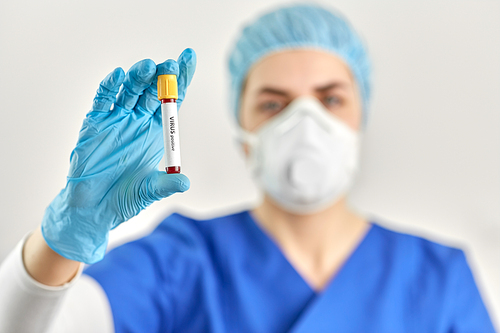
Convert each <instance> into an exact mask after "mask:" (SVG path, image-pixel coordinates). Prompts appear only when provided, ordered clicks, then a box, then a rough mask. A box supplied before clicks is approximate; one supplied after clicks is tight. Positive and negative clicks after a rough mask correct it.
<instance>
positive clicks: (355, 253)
mask: <svg viewBox="0 0 500 333" xmlns="http://www.w3.org/2000/svg"><path fill="white" fill-rule="evenodd" d="M246 215H247V217H248V220H249V222H250V223H249V224H250V225H251V227H252V228H253V229H255V231H256V234H257V235H259V236H260V237H261V238H262V241H263V242H264V243H268V244H269V246H270V248H272V249H274V250H275V251H276V252H277V253H278V254H279V256H280V257H281V258H282V260H283V261H284V262H285V263H286V265H287V266H288V267H289V268H290V270H291V271H292V272H293V274H294V275H296V277H297V278H298V279H299V280H300V281H301V283H302V284H303V285H304V286H305V287H306V288H307V289H309V290H310V291H311V293H312V294H314V295H315V296H318V295H321V294H323V293H325V292H326V291H327V290H328V289H330V287H331V286H332V285H334V284H335V281H336V280H337V277H338V276H339V275H340V274H341V273H342V272H343V271H345V269H346V266H348V264H349V263H350V262H352V261H355V260H356V258H357V257H359V256H361V255H362V253H361V254H360V252H363V251H364V248H366V247H367V245H365V244H366V243H368V242H369V239H370V238H371V237H372V236H371V234H373V233H374V229H375V227H376V224H374V223H373V222H368V224H369V226H368V228H367V230H366V231H365V233H364V235H363V236H362V237H361V238H360V239H359V241H358V243H357V245H356V246H355V247H354V248H353V250H352V251H351V253H350V254H349V255H348V256H347V257H346V259H345V260H344V262H343V263H342V264H341V265H340V267H339V269H338V270H337V271H336V272H335V274H333V276H332V277H330V280H329V281H328V282H327V283H326V284H325V286H324V288H323V289H321V290H315V289H314V288H313V287H312V286H311V285H310V284H309V283H307V281H306V280H305V279H304V277H303V276H302V275H301V274H300V273H299V272H298V271H297V270H296V269H295V267H294V266H293V265H292V263H291V262H290V261H289V260H288V258H287V257H286V256H285V254H284V253H283V251H282V250H281V248H280V247H279V246H278V243H277V242H276V241H275V240H274V239H273V238H272V236H271V235H269V234H268V233H267V232H266V231H265V230H264V229H262V228H261V227H260V226H259V224H258V222H257V221H256V220H255V218H254V217H253V216H252V214H251V212H250V211H246Z"/></svg>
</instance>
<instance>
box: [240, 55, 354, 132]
mask: <svg viewBox="0 0 500 333" xmlns="http://www.w3.org/2000/svg"><path fill="white" fill-rule="evenodd" d="M300 96H314V97H316V98H317V99H318V100H319V101H321V103H323V105H324V106H325V107H326V109H327V110H328V111H329V112H331V113H332V114H334V115H336V116H337V117H338V118H339V119H341V120H342V121H343V122H345V123H346V124H347V125H348V126H349V127H351V128H352V129H354V130H356V131H357V130H359V128H360V124H361V101H360V96H359V92H358V89H357V86H356V84H355V82H354V78H353V76H352V74H351V72H350V70H349V69H348V67H347V66H346V65H345V64H344V62H343V61H342V60H340V59H339V58H337V57H336V56H334V55H332V54H329V53H326V52H322V51H316V50H291V51H283V52H280V53H276V54H273V55H270V56H268V57H266V58H264V59H263V60H261V61H259V62H258V63H257V64H256V65H255V66H254V67H253V68H252V69H251V70H250V71H249V74H248V76H247V80H246V83H245V86H244V89H243V92H242V97H241V109H240V124H241V126H242V127H243V129H245V130H247V131H255V130H256V129H258V128H259V127H260V126H261V125H262V124H264V123H265V122H266V121H267V120H269V119H270V118H272V117H273V116H275V115H276V114H278V113H279V112H281V111H282V110H283V109H284V108H285V107H286V106H287V105H288V104H289V103H290V102H291V101H292V100H294V99H295V98H297V97H300Z"/></svg>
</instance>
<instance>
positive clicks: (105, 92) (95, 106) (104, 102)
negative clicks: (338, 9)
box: [90, 67, 125, 112]
mask: <svg viewBox="0 0 500 333" xmlns="http://www.w3.org/2000/svg"><path fill="white" fill-rule="evenodd" d="M124 78H125V73H124V72H123V69H121V68H120V67H118V68H115V69H114V70H113V71H112V72H111V73H109V74H108V75H107V76H106V77H105V78H104V80H102V81H101V83H100V84H99V88H97V92H96V95H95V97H94V102H93V103H92V108H91V110H90V112H92V111H97V112H109V110H110V108H111V105H113V103H114V102H115V101H116V94H117V93H118V90H119V89H120V86H121V84H122V83H123V79H124Z"/></svg>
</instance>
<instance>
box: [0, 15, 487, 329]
mask: <svg viewBox="0 0 500 333" xmlns="http://www.w3.org/2000/svg"><path fill="white" fill-rule="evenodd" d="M195 64H196V57H195V54H194V52H193V51H192V50H190V49H187V50H185V51H184V52H183V53H182V54H181V56H180V57H179V59H178V61H177V62H175V61H171V60H170V61H167V62H165V63H163V64H160V65H158V66H156V65H155V64H154V63H153V62H152V61H151V60H143V61H141V62H138V63H137V64H135V65H134V66H133V67H132V68H131V69H130V70H129V72H128V73H127V74H126V75H125V74H124V72H123V70H121V69H120V68H118V69H115V70H114V71H113V72H112V73H111V74H110V75H108V76H107V77H106V78H105V79H104V80H103V81H102V82H101V85H100V86H99V89H98V91H97V95H96V98H95V99H94V104H93V108H92V110H91V112H90V113H89V114H88V115H87V118H86V119H85V122H84V125H83V127H82V130H81V132H80V138H79V141H78V143H77V147H76V148H75V150H74V151H73V153H72V156H71V167H70V172H69V177H68V182H67V186H66V188H65V189H63V190H62V191H61V193H60V194H59V195H58V196H57V197H56V199H55V200H54V201H53V202H52V203H51V205H50V206H49V208H48V209H47V211H46V213H45V216H44V218H43V221H42V224H41V228H39V229H38V230H36V231H35V232H34V233H33V234H32V235H30V236H29V237H28V238H27V239H26V240H25V241H24V240H23V241H22V242H21V243H20V244H19V246H18V247H17V248H16V249H15V250H14V252H13V253H12V254H11V256H10V257H9V258H8V259H7V260H6V261H5V263H4V264H3V266H2V269H1V272H0V280H1V282H2V283H1V285H2V288H3V292H5V295H6V296H5V297H3V298H2V301H1V305H0V310H1V311H0V318H1V319H2V320H0V322H2V324H0V325H4V326H5V329H4V328H2V329H3V330H5V331H15V330H17V331H23V332H30V331H39V330H41V329H42V328H45V327H49V326H50V325H54V326H53V330H55V331H57V330H59V331H64V332H89V331H92V332H94V331H102V332H112V331H115V332H287V331H293V332H331V331H334V332H410V331H414V332H466V331H467V332H469V331H477V332H493V331H494V330H493V327H492V325H491V321H490V319H489V317H488V314H487V312H486V309H485V307H484V305H483V303H482V300H481V297H480V295H479V293H478V291H477V288H476V286H475V283H474V280H473V277H472V274H471V272H470V269H469V268H468V265H467V263H466V261H465V257H464V255H463V253H462V252H461V251H460V250H457V249H452V248H448V247H445V246H442V245H439V244H436V243H432V242H429V241H427V240H424V239H421V238H417V237H414V236H410V235H405V234H400V233H396V232H392V231H390V230H387V229H384V228H382V227H380V226H378V225H377V224H375V223H373V222H370V221H367V220H366V218H364V217H363V216H360V215H358V214H357V213H356V212H354V211H353V210H352V209H350V208H349V206H348V205H347V203H346V199H345V198H346V194H347V192H348V190H349V187H350V185H351V183H352V179H353V177H354V175H355V171H356V168H357V164H358V141H359V139H358V137H359V135H360V133H361V132H362V130H363V124H364V122H365V121H366V120H367V111H368V101H369V95H370V93H369V92H370V84H369V61H368V58H367V55H366V51H365V49H364V47H363V45H362V43H361V41H360V39H359V37H358V36H357V35H356V33H355V32H354V30H353V29H352V28H351V27H350V26H349V24H348V23H347V22H346V21H345V19H343V18H342V17H341V16H339V15H338V14H334V13H331V12H329V11H326V10H325V9H322V8H320V7H316V6H305V5H301V6H292V7H286V8H282V9H279V10H276V11H273V12H271V13H268V14H266V15H264V16H262V17H261V18H259V19H258V20H256V21H255V22H253V23H252V24H250V25H249V26H247V27H246V28H245V29H244V30H243V32H242V35H241V36H240V38H239V40H238V42H237V43H236V45H235V48H234V50H233V52H232V54H231V58H230V64H229V66H230V72H231V79H232V93H233V106H234V110H235V116H236V119H237V121H238V124H239V125H240V127H241V131H240V139H241V141H242V149H244V151H245V153H246V155H247V158H248V160H249V163H250V165H251V166H252V171H253V174H254V176H255V179H256V181H257V183H258V184H259V185H260V187H261V188H262V190H263V192H264V199H263V201H262V203H261V204H259V205H258V206H257V207H255V208H254V209H253V210H252V211H244V212H239V213H236V214H232V215H228V216H223V217H219V218H216V219H212V220H206V221H197V220H194V219H191V218H189V217H186V216H181V215H178V214H174V215H172V216H169V217H168V218H166V219H165V220H164V221H163V222H162V223H161V224H160V225H159V226H158V228H157V229H156V230H155V231H154V232H153V233H152V234H151V235H149V236H147V237H145V238H143V239H140V240H138V241H135V242H132V243H129V244H126V245H123V246H121V247H118V248H116V249H114V250H113V251H111V252H110V253H108V254H106V255H105V250H106V245H107V239H108V232H109V230H110V229H112V228H114V227H116V226H118V225H119V224H120V223H122V222H124V221H126V220H127V219H129V218H131V217H133V216H134V215H136V214H138V213H139V212H140V211H141V210H142V209H144V208H145V207H147V206H148V205H149V204H151V203H152V202H153V201H155V200H160V199H161V198H163V197H167V196H169V195H171V194H173V193H175V192H183V191H185V190H187V189H188V187H189V180H188V179H187V178H186V177H185V176H183V175H167V174H165V173H164V172H158V171H156V170H158V163H159V161H160V159H161V155H162V138H161V134H160V133H161V125H160V124H161V119H160V117H161V115H160V113H159V112H158V106H159V102H158V100H157V97H156V90H155V87H156V77H157V76H158V75H160V74H176V75H178V85H179V92H180V93H179V100H178V101H179V105H180V104H181V103H182V101H183V99H184V97H185V92H186V88H187V86H188V85H189V83H190V81H191V78H192V76H193V73H194V68H195ZM103 258H104V259H103ZM82 262H84V263H89V264H90V263H91V264H93V265H92V266H90V267H89V268H88V269H87V270H86V271H85V273H84V274H83V275H82V276H80V274H81V269H82V264H81V263H82ZM50 286H52V287H50ZM65 293H68V295H67V296H68V297H67V299H66V300H65V301H64V302H63V303H62V305H61V306H59V304H60V302H62V297H63V295H64V294H65ZM23 316H24V317H25V318H27V320H24V321H23V320H20V318H21V317H23ZM65 318H66V319H65ZM68 318H69V319H68ZM67 325H70V326H67ZM71 325H73V327H71Z"/></svg>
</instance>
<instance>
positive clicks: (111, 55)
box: [0, 0, 500, 323]
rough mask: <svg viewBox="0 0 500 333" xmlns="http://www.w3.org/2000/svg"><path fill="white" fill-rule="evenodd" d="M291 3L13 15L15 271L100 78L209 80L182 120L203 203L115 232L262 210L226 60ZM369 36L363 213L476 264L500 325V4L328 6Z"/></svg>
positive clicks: (93, 4) (164, 207)
mask: <svg viewBox="0 0 500 333" xmlns="http://www.w3.org/2000/svg"><path fill="white" fill-rule="evenodd" d="M271 3H272V4H280V3H283V1H269V0H254V1H245V2H243V1H234V0H231V1H230V0H225V1H224V0H211V1H201V0H198V1H193V0H183V1H154V0H142V1H124V0H121V1H118V0H116V1H101V0H99V1H97V0H87V1H62V0H52V1H50V0H49V1H35V0H31V1H22V0H20V1H2V2H1V3H0V102H1V104H0V108H1V120H0V159H1V160H0V161H1V175H0V189H1V190H0V205H1V212H2V219H1V222H0V260H1V259H3V258H4V257H5V256H6V255H7V253H8V252H9V251H10V249H12V247H13V246H14V245H15V244H16V242H17V241H18V240H19V239H20V238H21V237H22V236H23V235H24V234H25V233H26V232H28V231H29V230H31V229H33V228H35V227H36V226H37V225H38V224H39V222H40V220H41V217H42V215H43V211H44V209H45V207H46V206H47V205H48V204H49V203H50V201H51V200H52V198H53V197H54V196H55V195H56V194H57V193H58V191H59V190H60V189H61V188H62V187H63V186H64V184H65V176H66V173H67V169H68V166H69V155H70V152H71V150H72V148H73V146H74V144H75V142H76V139H77V135H78V130H79V128H80V125H81V123H82V119H83V117H84V116H85V113H86V112H87V110H88V109H89V107H90V105H91V102H92V98H93V95H94V93H95V90H96V88H97V86H98V84H99V82H100V80H101V79H102V78H103V77H104V76H106V74H107V73H109V72H110V71H111V70H112V69H113V68H115V67H117V66H121V67H123V68H124V69H125V70H126V69H128V68H129V67H130V66H131V65H132V64H133V63H135V62H136V61H138V60H140V59H144V58H151V59H153V60H154V61H155V62H157V63H159V62H162V61H164V60H165V59H166V58H176V57H177V56H178V54H179V53H180V52H181V51H182V50H183V49H184V48H185V47H192V48H194V49H195V50H196V51H197V53H198V60H199V62H198V70H197V72H196V75H195V79H194V81H193V84H192V87H191V88H190V89H189V92H188V98H187V99H186V102H185V104H184V106H183V109H182V112H181V116H180V121H181V129H182V130H181V144H182V149H183V152H182V158H183V171H184V172H185V173H186V174H187V175H188V176H189V177H190V179H191V182H192V187H191V189H190V190H189V191H188V192H187V193H186V194H183V195H176V196H174V197H171V198H169V199H166V200H164V201H162V202H161V203H156V204H154V205H153V206H151V207H150V208H148V209H147V210H146V211H145V212H143V213H142V214H141V215H140V216H139V217H137V218H134V219H133V220H132V221H130V222H128V223H126V224H125V225H123V226H121V227H120V228H118V229H117V230H116V231H114V232H113V234H112V245H113V246H115V245H116V244H119V243H121V242H124V241H125V240H127V239H131V238H135V237H138V236H140V235H143V234H145V233H147V232H148V231H150V230H151V229H152V228H154V226H155V225H156V224H158V223H159V222H160V221H161V219H162V217H164V216H165V215H166V214H168V212H169V211H171V210H172V209H174V208H173V207H174V206H175V207H181V209H183V210H188V211H191V212H194V213H196V214H199V215H207V214H208V215H216V214H219V213H221V212H226V211H232V210H236V209H239V208H241V207H249V206H250V205H251V204H252V202H255V200H256V199H257V197H258V195H257V191H256V189H255V188H254V187H253V185H252V183H251V181H250V179H249V178H248V175H247V172H246V170H245V167H244V163H243V160H242V159H241V156H240V154H239V152H238V149H237V147H236V145H235V144H234V142H233V140H232V138H231V127H230V122H229V118H228V117H227V115H228V113H229V111H228V103H227V100H228V99H227V91H226V87H227V81H226V71H225V62H226V58H227V52H228V49H229V45H230V43H231V41H232V40H233V39H234V37H235V36H236V31H237V29H238V28H239V27H240V26H241V23H242V22H243V21H247V20H248V19H250V18H252V17H254V16H255V15H256V14H258V13H260V12H261V11H262V10H264V9H266V8H269V4H271ZM321 3H328V4H331V5H334V6H335V7H337V8H339V9H340V10H341V11H342V12H344V14H346V16H347V17H349V18H350V19H351V21H352V23H353V24H354V26H356V27H357V29H358V30H359V31H360V32H361V34H362V35H363V36H364V37H365V39H366V41H367V44H368V47H369V49H370V52H371V54H372V57H373V63H374V70H375V72H374V74H375V75H374V99H373V103H372V109H371V116H370V121H369V126H368V128H367V130H366V134H365V137H364V152H363V168H362V171H361V174H360V176H359V179H358V183H357V185H356V188H355V190H354V192H353V195H352V202H353V204H354V205H355V206H356V207H358V209H359V210H361V211H363V212H365V213H367V214H368V215H370V216H373V217H375V218H376V220H377V221H379V222H380V223H382V224H384V225H387V226H389V227H392V228H394V229H397V230H402V231H406V232H411V233H414V234H418V235H423V236H425V237H428V238H430V239H432V240H436V241H440V242H444V243H446V244H448V245H453V246H458V247H461V248H463V249H464V250H465V251H466V254H467V256H468V259H469V262H470V264H471V266H472V268H473V270H474V273H475V276H476V280H477V282H478V284H479V287H480V290H481V292H482V294H483V297H484V298H485V301H486V303H487V306H488V307H489V309H490V312H491V313H492V316H493V317H494V320H495V321H496V322H497V323H498V320H499V317H500V135H499V133H500V98H499V97H500V1H483V0H468V1H466V0H463V1H456V0H450V1H443V0H432V1H418V2H417V1H395V0H394V1H380V0H379V1H368V0H366V1H362V0H338V1H334V2H333V1H322V2H321Z"/></svg>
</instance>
